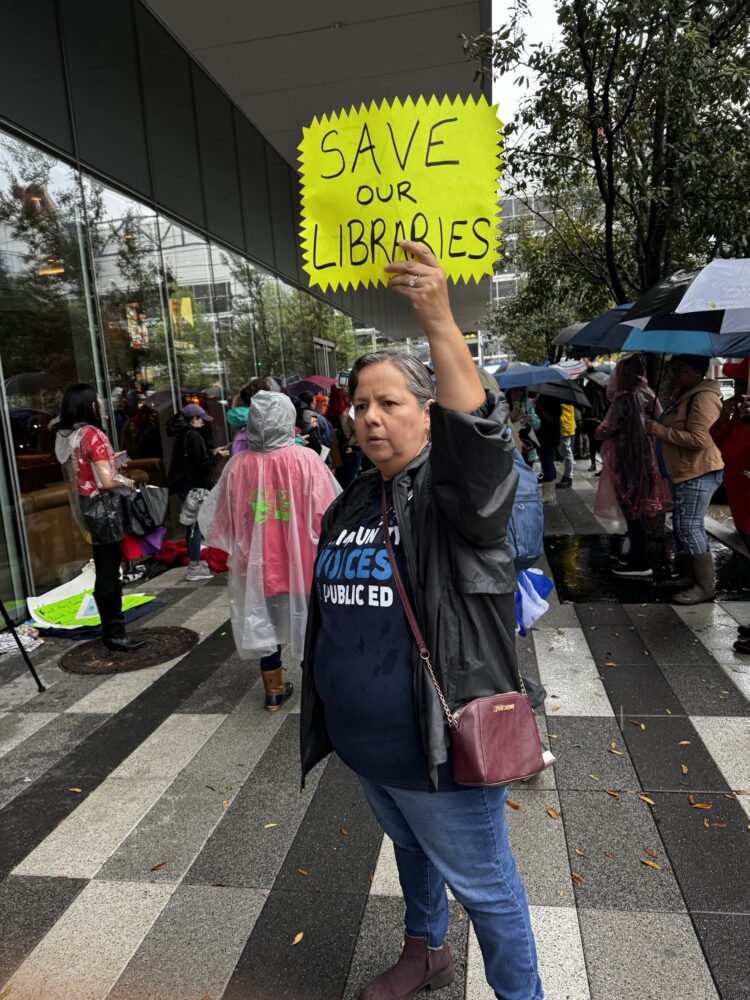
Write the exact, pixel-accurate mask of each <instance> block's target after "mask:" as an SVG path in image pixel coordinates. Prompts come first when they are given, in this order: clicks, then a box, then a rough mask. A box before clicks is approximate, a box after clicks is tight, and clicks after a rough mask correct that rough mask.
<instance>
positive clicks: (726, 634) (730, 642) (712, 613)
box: [675, 604, 748, 666]
mask: <svg viewBox="0 0 750 1000" xmlns="http://www.w3.org/2000/svg"><path fill="white" fill-rule="evenodd" d="M675 611H676V613H677V614H678V615H679V617H680V618H681V619H682V621H684V622H685V624H686V625H687V626H689V628H690V629H691V630H692V631H693V633H694V634H695V635H696V637H697V638H698V639H699V640H700V642H701V643H702V644H703V645H704V646H705V647H706V649H707V650H708V652H709V653H710V654H711V656H713V657H714V659H716V660H718V661H719V662H720V663H736V664H738V665H739V666H742V665H743V664H744V665H745V666H746V665H747V663H748V659H747V656H745V655H743V654H742V653H738V652H737V651H736V650H735V649H734V648H733V646H734V643H735V641H736V640H737V622H736V621H735V620H734V618H732V616H731V615H729V614H727V612H726V611H725V610H724V609H723V608H722V607H721V606H720V605H718V604H696V605H694V606H692V607H680V606H679V605H675Z"/></svg>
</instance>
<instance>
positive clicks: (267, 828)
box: [263, 823, 279, 830]
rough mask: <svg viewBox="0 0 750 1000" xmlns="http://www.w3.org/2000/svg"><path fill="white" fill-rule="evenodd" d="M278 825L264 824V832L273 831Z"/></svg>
mask: <svg viewBox="0 0 750 1000" xmlns="http://www.w3.org/2000/svg"><path fill="white" fill-rule="evenodd" d="M278 825H279V824H278V823H264V824H263V829H264V830H273V828H274V827H275V826H278Z"/></svg>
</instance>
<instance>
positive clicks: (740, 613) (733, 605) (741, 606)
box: [716, 601, 750, 625]
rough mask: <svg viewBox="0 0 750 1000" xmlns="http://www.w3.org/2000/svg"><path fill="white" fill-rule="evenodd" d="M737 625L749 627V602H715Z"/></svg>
mask: <svg viewBox="0 0 750 1000" xmlns="http://www.w3.org/2000/svg"><path fill="white" fill-rule="evenodd" d="M716 603H717V604H718V605H719V607H720V608H722V610H724V611H726V613H727V614H728V615H729V617H730V618H732V619H733V620H734V622H735V624H737V625H750V601H717V602H716Z"/></svg>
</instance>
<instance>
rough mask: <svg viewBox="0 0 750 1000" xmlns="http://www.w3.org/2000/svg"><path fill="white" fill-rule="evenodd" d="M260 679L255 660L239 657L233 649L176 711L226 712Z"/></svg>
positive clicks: (190, 712) (223, 713)
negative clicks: (213, 672) (209, 681)
mask: <svg viewBox="0 0 750 1000" xmlns="http://www.w3.org/2000/svg"><path fill="white" fill-rule="evenodd" d="M259 679H260V669H259V666H258V663H257V662H255V661H247V660H240V658H239V657H238V656H237V654H236V653H232V654H231V655H230V656H228V657H227V659H226V661H225V662H224V663H222V665H221V666H220V667H219V669H218V670H217V671H216V673H215V674H214V675H213V676H212V678H211V683H210V684H201V685H200V687H198V688H197V689H196V690H195V691H194V692H193V693H192V694H191V695H190V697H189V698H187V699H186V700H185V701H184V702H183V703H182V705H180V707H179V708H178V709H177V711H178V712H179V713H180V714H186V715H190V714H193V713H205V714H207V715H210V714H220V715H229V713H230V712H232V711H234V709H235V708H236V707H237V706H238V705H239V703H240V702H241V701H242V699H243V698H244V697H245V695H246V694H247V692H248V691H249V690H250V688H251V687H252V686H253V685H254V684H256V683H257V682H258V680H259Z"/></svg>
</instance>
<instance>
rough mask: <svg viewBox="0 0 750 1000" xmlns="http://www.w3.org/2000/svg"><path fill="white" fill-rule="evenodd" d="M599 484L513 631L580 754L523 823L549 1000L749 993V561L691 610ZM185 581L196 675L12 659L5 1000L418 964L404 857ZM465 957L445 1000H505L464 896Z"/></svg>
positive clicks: (2, 699)
mask: <svg viewBox="0 0 750 1000" xmlns="http://www.w3.org/2000/svg"><path fill="white" fill-rule="evenodd" d="M594 485H595V480H592V479H591V478H590V477H588V478H587V477H586V476H585V475H584V474H579V475H578V477H577V482H576V484H575V488H574V489H573V490H568V491H565V494H566V495H565V496H564V497H563V496H562V495H561V499H560V503H559V505H554V506H553V507H548V508H546V510H545V516H546V522H547V539H546V541H547V552H548V556H549V566H551V572H552V573H553V575H554V577H555V582H556V584H557V588H558V590H557V593H556V594H553V595H552V602H551V606H550V610H549V612H548V613H547V615H545V616H544V617H543V618H542V619H541V620H540V621H539V623H538V627H537V628H534V629H533V631H532V632H531V634H530V635H529V636H528V637H527V638H525V639H519V640H518V652H519V659H520V662H521V667H522V670H523V671H524V672H525V673H526V674H528V675H530V676H533V677H536V678H538V679H540V680H541V681H542V682H543V684H544V685H545V687H546V690H547V699H546V702H545V704H544V706H543V708H542V710H541V711H540V712H539V713H538V721H539V725H540V729H541V731H542V732H543V733H544V734H546V738H547V739H548V740H549V743H550V746H551V747H552V748H553V750H554V752H555V754H556V756H557V758H558V762H557V764H556V765H555V767H554V769H553V770H551V771H548V772H545V773H544V774H542V775H540V776H538V777H537V778H536V779H534V780H533V781H530V782H527V783H525V784H522V785H519V786H517V787H513V788H512V790H511V793H510V796H511V799H512V800H513V802H514V803H515V806H516V807H517V808H509V809H508V824H509V829H510V837H511V841H512V845H513V849H514V853H515V856H516V858H517V863H518V866H519V869H520V871H521V873H522V876H523V879H524V883H525V886H526V891H527V895H528V898H529V903H530V908H531V915H532V922H533V926H534V930H535V934H536V938H537V945H538V950H539V957H540V966H541V973H542V978H543V981H544V984H545V991H546V996H547V997H548V998H549V1000H717V998H720V1000H749V998H750V975H748V959H747V950H748V949H747V942H748V941H750V863H749V861H748V859H749V858H750V851H749V850H748V847H749V846H750V839H749V838H750V796H749V795H747V794H746V790H750V712H749V711H748V701H747V699H748V697H749V696H750V657H743V656H741V655H739V654H737V653H736V652H735V651H734V650H733V648H732V643H733V641H734V638H735V635H736V626H737V624H738V622H742V623H750V595H748V594H747V592H746V591H745V590H744V589H743V587H744V583H743V582H742V581H743V579H744V577H743V573H744V571H745V566H744V564H742V563H740V564H737V563H736V562H735V561H734V556H733V555H732V554H731V553H730V552H729V551H727V552H724V551H721V550H719V551H718V552H717V557H718V558H717V563H718V565H719V572H720V578H721V581H722V583H721V586H722V588H723V590H722V593H721V595H720V598H719V600H718V601H717V602H715V603H712V604H706V605H698V606H695V607H688V608H677V607H674V606H671V605H669V604H667V603H664V602H663V601H661V600H660V597H659V592H658V588H657V587H656V586H655V585H654V584H650V583H646V584H644V582H643V581H638V582H637V583H635V582H634V581H622V580H614V579H613V578H612V577H611V574H610V568H611V558H610V557H611V554H612V552H613V549H614V548H616V546H617V540H616V539H614V538H613V536H611V535H610V533H609V532H608V531H607V527H609V528H611V527H613V526H612V525H608V526H607V527H605V526H604V525H603V524H602V523H601V522H599V521H598V520H597V519H596V518H595V517H594V515H593V513H592V507H593V488H594ZM614 527H616V526H614ZM543 566H547V564H546V562H543ZM182 577H183V574H182V572H181V571H171V572H169V573H167V574H164V576H162V577H160V578H158V579H157V580H156V581H154V582H153V585H152V586H151V587H150V588H149V589H150V590H153V592H156V593H158V594H159V596H160V597H161V598H164V599H166V601H167V602H168V606H167V607H165V608H164V609H163V610H160V611H159V612H158V613H156V614H154V615H153V616H150V617H149V620H148V621H147V622H144V624H148V625H152V624H153V625H156V626H172V625H182V626H184V627H186V628H190V629H193V630H194V631H195V632H197V633H198V635H199V637H200V641H199V644H198V645H197V646H196V647H195V648H194V649H193V650H191V651H189V652H187V653H186V654H185V655H184V656H182V657H181V658H180V659H178V660H176V661H170V662H168V663H166V664H162V665H161V666H157V667H149V668H147V669H145V670H142V671H137V672H133V673H128V674H122V675H119V676H107V677H102V676H75V675H71V674H66V673H64V672H62V671H61V670H60V669H59V667H58V665H57V659H58V658H59V656H60V654H61V653H62V652H64V651H65V650H66V649H67V648H68V646H69V644H68V643H64V642H61V641H59V642H56V643H54V644H45V645H44V646H42V647H41V648H40V649H38V650H36V651H34V653H33V654H32V656H33V658H34V662H35V664H36V665H37V667H38V669H39V670H40V672H41V675H42V677H43V679H44V681H45V683H47V684H48V685H49V689H48V691H47V692H46V693H45V694H43V695H39V694H37V693H36V690H35V687H34V685H33V682H32V681H31V678H30V677H29V676H28V674H27V673H25V670H24V667H23V664H22V663H21V661H20V659H19V658H18V657H15V656H5V657H3V658H2V659H1V660H0V829H2V837H0V912H2V914H3V933H2V936H0V997H7V998H8V1000H19V998H23V1000H32V998H33V1000H105V998H106V1000H277V998H279V1000H340V998H345V1000H354V998H356V997H357V995H358V993H359V991H360V990H361V988H362V986H363V985H364V984H365V983H366V982H367V981H368V980H369V979H370V978H371V977H372V976H373V975H375V974H376V973H377V972H378V971H379V970H380V969H382V968H383V967H385V966H387V965H388V964H390V963H391V962H392V961H394V960H395V958H396V957H397V954H398V949H399V944H400V941H401V937H402V924H401V921H402V913H403V909H402V903H401V900H400V894H399V887H398V878H397V874H396V870H395V863H394V858H393V851H392V848H391V845H390V842H389V841H388V840H387V839H384V838H383V837H382V835H381V833H380V831H379V829H378V828H377V825H376V824H375V823H374V821H373V819H372V817H371V816H370V813H369V811H368V808H367V805H366V803H365V802H364V800H363V797H362V795H361V793H360V791H359V788H358V785H357V783H356V781H355V779H354V778H353V776H352V775H351V774H350V773H349V772H348V771H347V770H346V768H344V767H343V766H342V765H341V764H340V763H339V762H338V761H337V760H335V759H330V760H329V761H328V762H327V763H326V764H325V765H324V766H321V767H319V768H318V769H317V770H316V772H314V774H313V776H312V779H311V780H310V781H309V782H308V786H307V788H306V789H305V791H304V793H302V794H300V792H299V765H298V740H297V727H298V716H297V712H298V708H299V705H298V700H297V695H296V694H295V696H294V698H293V700H292V701H291V703H290V704H289V705H288V706H287V707H286V708H285V709H284V710H283V711H281V712H279V713H277V714H275V715H269V714H268V713H266V712H264V711H263V709H262V694H261V690H260V682H259V679H258V672H257V665H255V664H248V663H242V662H240V661H239V659H238V658H237V656H236V654H235V653H234V649H233V646H232V641H231V633H230V631H229V628H228V623H227V618H228V602H227V592H226V587H225V581H224V580H222V579H220V578H217V579H215V580H213V581H210V582H206V583H198V584H188V583H186V582H185V581H184V579H183V578H182ZM288 666H289V674H288V676H289V677H290V678H291V679H292V680H295V681H297V682H298V680H299V674H298V670H297V668H296V666H295V665H294V664H288ZM550 810H551V812H550ZM300 935H301V936H300ZM449 940H450V943H451V947H452V949H453V951H454V954H455V956H456V959H457V972H458V975H457V980H456V982H455V983H454V984H453V985H452V986H451V987H449V988H447V989H445V990H444V991H442V992H441V993H440V994H439V996H440V997H444V998H445V1000H459V998H461V1000H489V998H490V997H491V996H492V994H491V993H490V991H489V990H488V988H487V987H486V984H485V983H484V977H483V971H482V962H481V956H480V953H479V950H478V947H477V944H476V939H475V937H474V935H473V933H472V932H471V929H470V925H469V922H468V920H467V919H466V916H465V914H464V913H463V912H462V911H461V908H460V907H459V906H458V904H456V903H455V902H452V903H451V925H450V931H449Z"/></svg>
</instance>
